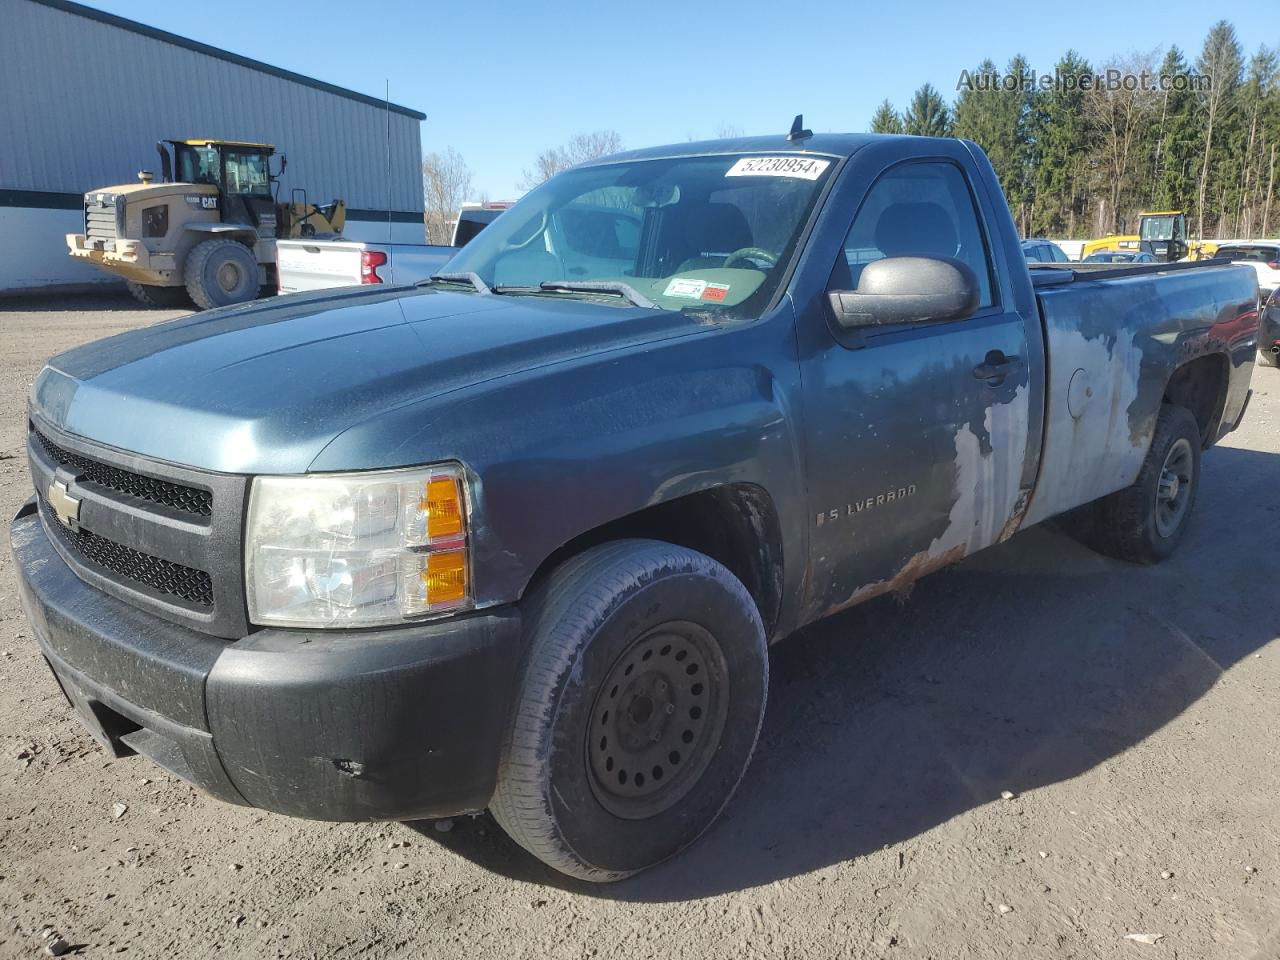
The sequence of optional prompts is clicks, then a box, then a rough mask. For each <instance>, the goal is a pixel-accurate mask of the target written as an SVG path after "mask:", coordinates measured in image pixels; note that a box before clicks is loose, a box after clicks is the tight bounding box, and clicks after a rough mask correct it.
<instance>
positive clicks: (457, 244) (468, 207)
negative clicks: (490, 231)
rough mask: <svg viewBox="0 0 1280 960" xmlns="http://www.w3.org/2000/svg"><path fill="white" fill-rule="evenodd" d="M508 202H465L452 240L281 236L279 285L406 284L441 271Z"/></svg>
mask: <svg viewBox="0 0 1280 960" xmlns="http://www.w3.org/2000/svg"><path fill="white" fill-rule="evenodd" d="M508 206H509V204H506V203H502V204H497V203H491V204H478V203H477V204H471V203H468V204H464V205H463V207H462V209H461V210H460V211H459V212H458V219H457V221H456V222H455V223H454V227H453V244H452V245H450V246H439V245H434V244H427V243H372V242H366V241H361V240H343V239H341V238H338V239H336V240H318V239H300V240H277V241H276V289H277V291H278V292H279V293H282V294H285V293H300V292H302V291H306V290H324V289H327V288H329V287H350V286H358V285H360V284H368V283H385V284H390V285H401V286H403V285H407V284H411V283H416V282H418V281H419V280H425V279H427V278H428V277H430V276H431V275H432V274H433V273H438V272H440V270H442V269H443V268H444V265H445V264H446V263H448V262H449V261H450V260H452V259H453V256H454V254H456V253H457V252H458V250H459V249H460V248H462V247H463V246H465V245H466V244H467V243H469V242H470V241H471V240H472V239H474V238H475V236H476V235H477V234H478V233H480V231H481V230H483V229H484V228H485V227H486V226H487V225H488V224H490V223H492V222H493V221H494V220H496V219H497V218H498V216H499V215H500V214H501V213H502V212H503V210H505V209H506V208H507V207H508Z"/></svg>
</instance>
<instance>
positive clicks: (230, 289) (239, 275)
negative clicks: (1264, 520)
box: [182, 238, 259, 310]
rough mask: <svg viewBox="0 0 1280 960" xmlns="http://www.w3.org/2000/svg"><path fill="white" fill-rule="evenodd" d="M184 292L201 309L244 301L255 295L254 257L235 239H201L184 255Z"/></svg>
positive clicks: (255, 272) (256, 265)
mask: <svg viewBox="0 0 1280 960" xmlns="http://www.w3.org/2000/svg"><path fill="white" fill-rule="evenodd" d="M182 272H183V276H184V277H185V279H186V282H187V293H189V294H190V295H191V300H192V301H193V302H194V303H195V305H196V306H197V307H199V308H200V309H202V310H212V309H213V308H214V307H226V306H230V305H231V304H233V303H246V302H247V301H249V300H253V299H255V298H256V297H257V296H258V287H259V273H258V261H257V259H256V258H255V257H254V255H253V251H252V250H250V249H249V248H248V247H246V246H245V245H244V244H243V243H240V242H239V241H238V240H228V239H225V238H223V239H213V240H204V241H202V242H201V243H199V244H197V245H196V247H195V249H194V250H192V251H191V253H189V254H188V255H187V265H186V267H185V268H184V269H183V271H182Z"/></svg>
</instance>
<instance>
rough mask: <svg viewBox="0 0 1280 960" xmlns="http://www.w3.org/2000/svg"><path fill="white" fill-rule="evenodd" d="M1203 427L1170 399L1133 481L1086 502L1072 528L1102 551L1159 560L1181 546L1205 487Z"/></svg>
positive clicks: (1071, 518) (1070, 523) (1070, 521)
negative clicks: (1202, 475)
mask: <svg viewBox="0 0 1280 960" xmlns="http://www.w3.org/2000/svg"><path fill="white" fill-rule="evenodd" d="M1200 446H1201V440H1200V428H1199V425H1198V424H1197V423H1196V418H1195V417H1193V416H1192V415H1191V412H1190V411H1189V410H1187V409H1186V408H1185V407H1177V406H1174V405H1172V404H1165V405H1164V406H1163V407H1162V408H1161V409H1160V415H1159V417H1158V418H1157V419H1156V430H1155V434H1154V436H1153V437H1152V438H1151V448H1150V449H1149V450H1148V451H1147V458H1146V460H1144V461H1143V463H1142V469H1141V470H1140V471H1139V472H1138V479H1137V480H1135V481H1134V483H1133V485H1132V486H1129V487H1126V488H1125V489H1123V490H1119V491H1117V492H1115V493H1113V494H1111V495H1110V496H1107V497H1103V498H1102V499H1101V500H1098V501H1096V502H1094V503H1090V504H1086V505H1085V506H1084V507H1082V508H1081V509H1080V510H1078V511H1075V512H1074V513H1073V515H1071V516H1069V517H1068V518H1067V519H1068V523H1067V528H1068V529H1069V530H1070V531H1071V533H1073V534H1075V535H1076V536H1077V537H1078V538H1079V539H1080V540H1081V541H1083V542H1084V543H1086V544H1087V545H1088V546H1090V547H1093V549H1095V550H1097V551H1098V552H1099V553H1104V554H1106V555H1107V556H1111V557H1116V558H1117V559H1120V560H1128V561H1131V562H1133V563H1157V562H1159V561H1161V560H1164V559H1165V558H1166V557H1168V556H1169V555H1170V554H1172V553H1173V551H1174V550H1175V549H1176V548H1177V546H1178V544H1179V543H1180V542H1181V540H1182V537H1183V536H1184V535H1185V533H1186V530H1187V524H1188V522H1189V521H1190V518H1191V513H1192V509H1193V508H1194V506H1195V500H1196V492H1197V490H1198V489H1199V487H1200Z"/></svg>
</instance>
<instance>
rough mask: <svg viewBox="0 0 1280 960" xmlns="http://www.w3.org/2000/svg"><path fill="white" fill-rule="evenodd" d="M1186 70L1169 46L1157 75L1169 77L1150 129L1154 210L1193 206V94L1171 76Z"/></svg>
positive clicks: (1195, 139) (1195, 129)
mask: <svg viewBox="0 0 1280 960" xmlns="http://www.w3.org/2000/svg"><path fill="white" fill-rule="evenodd" d="M1189 70H1190V67H1189V65H1188V64H1187V61H1186V58H1184V57H1183V55H1182V51H1181V50H1179V49H1178V48H1177V47H1176V46H1175V47H1170V48H1169V52H1168V53H1166V54H1165V55H1164V60H1163V61H1161V63H1160V75H1161V76H1163V77H1166V78H1170V79H1169V82H1168V88H1167V89H1165V90H1163V91H1161V92H1160V93H1159V94H1158V97H1159V115H1158V117H1157V118H1156V120H1155V126H1154V129H1153V131H1152V137H1151V140H1152V143H1151V149H1152V176H1151V192H1150V193H1149V195H1148V196H1149V200H1148V203H1149V205H1150V207H1151V208H1152V209H1156V210H1190V209H1192V207H1194V206H1195V199H1196V170H1197V164H1198V163H1199V155H1200V150H1199V147H1200V137H1199V120H1198V117H1197V107H1196V95H1195V93H1193V92H1192V91H1191V90H1189V89H1187V88H1186V87H1185V86H1184V85H1182V84H1181V83H1178V82H1175V81H1174V80H1173V79H1172V78H1177V77H1183V78H1185V77H1186V76H1187V74H1188V71H1189Z"/></svg>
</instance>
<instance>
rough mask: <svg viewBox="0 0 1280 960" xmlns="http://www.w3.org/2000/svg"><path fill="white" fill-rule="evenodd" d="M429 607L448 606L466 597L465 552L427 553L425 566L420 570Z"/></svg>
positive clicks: (441, 551)
mask: <svg viewBox="0 0 1280 960" xmlns="http://www.w3.org/2000/svg"><path fill="white" fill-rule="evenodd" d="M422 582H423V583H424V584H425V585H426V588H427V605H428V606H429V607H432V608H434V607H441V606H449V605H450V604H455V603H460V602H461V601H463V600H465V599H466V597H467V552H466V551H465V550H440V551H437V552H436V553H429V554H427V568H426V569H425V570H424V571H422Z"/></svg>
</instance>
